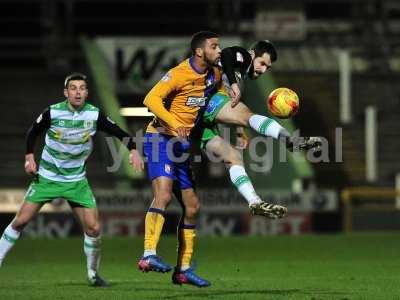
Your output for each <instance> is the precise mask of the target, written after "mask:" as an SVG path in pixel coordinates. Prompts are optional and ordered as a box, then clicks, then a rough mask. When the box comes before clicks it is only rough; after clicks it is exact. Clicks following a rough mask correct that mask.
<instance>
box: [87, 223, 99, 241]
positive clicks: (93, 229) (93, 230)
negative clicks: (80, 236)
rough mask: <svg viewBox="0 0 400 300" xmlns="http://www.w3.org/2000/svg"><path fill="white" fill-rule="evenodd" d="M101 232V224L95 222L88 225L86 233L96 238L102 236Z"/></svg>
mask: <svg viewBox="0 0 400 300" xmlns="http://www.w3.org/2000/svg"><path fill="white" fill-rule="evenodd" d="M100 230H101V227H100V223H99V222H93V223H90V224H87V225H86V228H85V233H86V234H87V235H88V236H91V237H96V236H99V235H100Z"/></svg>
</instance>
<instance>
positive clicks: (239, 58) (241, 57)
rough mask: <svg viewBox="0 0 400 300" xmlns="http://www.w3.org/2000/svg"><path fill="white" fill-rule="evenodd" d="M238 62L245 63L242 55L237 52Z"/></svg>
mask: <svg viewBox="0 0 400 300" xmlns="http://www.w3.org/2000/svg"><path fill="white" fill-rule="evenodd" d="M236 60H237V61H240V62H243V61H244V59H243V55H242V53H240V52H236Z"/></svg>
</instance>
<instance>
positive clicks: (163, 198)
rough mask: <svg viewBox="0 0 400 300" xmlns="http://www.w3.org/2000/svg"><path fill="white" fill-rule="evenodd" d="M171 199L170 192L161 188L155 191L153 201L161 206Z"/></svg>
mask: <svg viewBox="0 0 400 300" xmlns="http://www.w3.org/2000/svg"><path fill="white" fill-rule="evenodd" d="M171 199H172V193H171V191H169V190H161V191H159V192H158V193H156V196H155V197H154V200H155V202H156V203H157V204H158V205H161V206H168V204H169V203H170V202H171Z"/></svg>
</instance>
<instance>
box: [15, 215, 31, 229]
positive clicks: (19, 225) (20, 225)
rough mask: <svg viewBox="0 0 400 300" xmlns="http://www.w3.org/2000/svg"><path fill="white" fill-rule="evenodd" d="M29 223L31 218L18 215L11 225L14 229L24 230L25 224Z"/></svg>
mask: <svg viewBox="0 0 400 300" xmlns="http://www.w3.org/2000/svg"><path fill="white" fill-rule="evenodd" d="M28 223H29V220H28V219H27V218H23V217H18V216H17V217H16V218H15V219H14V220H13V222H12V224H11V227H12V229H14V230H17V231H22V230H24V228H25V226H26V225H28Z"/></svg>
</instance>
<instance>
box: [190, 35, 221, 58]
mask: <svg viewBox="0 0 400 300" xmlns="http://www.w3.org/2000/svg"><path fill="white" fill-rule="evenodd" d="M217 37H218V34H216V33H215V32H212V31H199V32H196V33H195V34H193V36H192V40H191V41H190V49H191V50H192V54H194V53H195V52H196V49H197V48H201V47H202V46H203V44H204V42H205V41H206V40H207V39H212V38H217Z"/></svg>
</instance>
